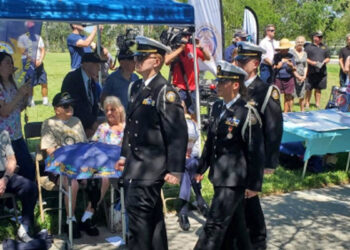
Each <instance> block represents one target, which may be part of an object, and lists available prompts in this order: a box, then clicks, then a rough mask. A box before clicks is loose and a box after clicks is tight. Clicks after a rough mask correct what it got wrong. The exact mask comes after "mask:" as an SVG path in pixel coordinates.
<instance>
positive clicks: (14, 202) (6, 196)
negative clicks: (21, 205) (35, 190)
mask: <svg viewBox="0 0 350 250" xmlns="http://www.w3.org/2000/svg"><path fill="white" fill-rule="evenodd" d="M0 199H11V200H12V205H13V209H14V211H15V218H16V223H17V224H19V221H18V215H17V204H16V197H15V195H14V194H11V193H4V194H3V195H2V196H0ZM12 217H13V215H12V214H6V215H1V216H0V219H6V218H12Z"/></svg>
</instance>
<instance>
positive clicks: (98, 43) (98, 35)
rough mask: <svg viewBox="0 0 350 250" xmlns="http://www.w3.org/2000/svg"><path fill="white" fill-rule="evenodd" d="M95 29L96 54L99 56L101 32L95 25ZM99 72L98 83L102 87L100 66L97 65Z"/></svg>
mask: <svg viewBox="0 0 350 250" xmlns="http://www.w3.org/2000/svg"><path fill="white" fill-rule="evenodd" d="M96 27H97V46H96V48H97V54H98V55H99V56H101V30H100V28H99V25H96ZM99 66H100V67H99V68H100V69H99V71H98V82H99V84H100V85H101V86H102V71H101V64H99Z"/></svg>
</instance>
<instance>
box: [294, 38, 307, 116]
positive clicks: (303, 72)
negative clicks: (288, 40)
mask: <svg viewBox="0 0 350 250" xmlns="http://www.w3.org/2000/svg"><path fill="white" fill-rule="evenodd" d="M304 44H305V37H303V36H298V37H297V38H296V39H295V47H294V48H293V49H291V50H290V53H291V54H292V55H293V56H294V60H295V65H296V70H295V71H294V75H295V94H294V95H295V97H297V98H299V106H300V111H301V112H304V111H305V81H306V76H307V69H308V68H307V54H306V52H305V51H304Z"/></svg>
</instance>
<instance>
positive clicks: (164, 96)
mask: <svg viewBox="0 0 350 250" xmlns="http://www.w3.org/2000/svg"><path fill="white" fill-rule="evenodd" d="M136 43H137V49H136V53H135V61H136V66H135V68H136V71H137V72H138V73H139V74H141V75H142V77H143V79H140V80H137V81H135V82H134V83H131V84H130V87H129V104H128V110H127V114H126V126H125V129H124V138H123V145H122V151H121V159H120V160H119V161H118V162H117V164H116V169H118V170H123V168H124V166H125V168H124V171H123V179H124V183H127V194H126V210H127V212H128V216H129V244H128V249H137V250H139V249H145V250H151V249H157V250H158V249H160V250H162V249H168V243H167V235H166V229H165V223H164V216H163V206H162V200H161V196H160V192H161V188H162V186H163V184H164V181H167V182H169V183H172V184H174V183H178V182H179V177H180V173H183V172H184V166H185V156H186V149H187V140H188V139H187V138H188V135H187V125H186V121H185V116H184V113H183V108H182V106H181V102H180V97H179V95H178V94H177V92H176V90H175V89H174V88H173V87H172V86H171V85H169V84H168V82H167V80H165V78H164V77H163V76H162V75H161V74H160V73H159V72H160V69H161V68H162V65H163V63H164V55H165V53H166V52H169V51H170V49H169V48H168V47H166V46H165V45H163V44H162V43H160V42H158V41H155V40H153V39H150V38H147V37H143V36H138V37H136Z"/></svg>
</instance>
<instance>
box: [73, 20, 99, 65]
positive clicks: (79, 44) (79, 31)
mask: <svg viewBox="0 0 350 250" xmlns="http://www.w3.org/2000/svg"><path fill="white" fill-rule="evenodd" d="M70 27H71V28H72V33H71V34H69V35H68V37H67V46H68V50H69V54H70V60H71V70H72V71H73V70H75V69H77V68H79V67H80V64H81V58H82V57H83V55H84V54H85V53H91V52H92V49H91V47H90V45H91V43H92V42H93V40H94V38H95V36H96V33H97V26H94V28H93V29H92V31H91V33H90V35H89V36H87V37H86V36H85V35H83V32H84V28H85V27H86V25H84V24H78V23H71V24H70ZM99 29H100V30H103V26H99Z"/></svg>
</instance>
